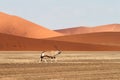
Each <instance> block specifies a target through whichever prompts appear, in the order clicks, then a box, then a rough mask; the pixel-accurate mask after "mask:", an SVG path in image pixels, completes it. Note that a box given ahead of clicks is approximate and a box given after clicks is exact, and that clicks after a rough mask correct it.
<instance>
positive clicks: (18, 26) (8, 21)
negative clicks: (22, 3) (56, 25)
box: [0, 12, 62, 38]
mask: <svg viewBox="0 0 120 80" xmlns="http://www.w3.org/2000/svg"><path fill="white" fill-rule="evenodd" d="M0 18H1V19H0V33H5V34H11V35H17V36H22V37H29V38H48V37H55V36H61V35H62V34H61V33H58V32H55V31H52V30H49V29H47V28H45V27H43V26H40V25H37V24H35V23H32V22H30V21H28V20H25V19H23V18H20V17H18V16H14V15H8V14H6V13H3V12H0Z"/></svg>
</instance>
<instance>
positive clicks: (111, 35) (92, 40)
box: [49, 32, 120, 46]
mask: <svg viewBox="0 0 120 80" xmlns="http://www.w3.org/2000/svg"><path fill="white" fill-rule="evenodd" d="M119 36H120V32H97V33H88V34H75V35H67V36H60V37H54V38H49V40H57V41H68V42H75V43H88V44H99V45H111V46H113V45H114V46H120V37H119Z"/></svg>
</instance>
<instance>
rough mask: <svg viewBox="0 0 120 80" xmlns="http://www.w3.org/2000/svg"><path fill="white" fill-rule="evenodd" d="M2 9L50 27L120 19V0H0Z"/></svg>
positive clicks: (109, 22) (65, 26)
mask: <svg viewBox="0 0 120 80" xmlns="http://www.w3.org/2000/svg"><path fill="white" fill-rule="evenodd" d="M0 11H1V12H5V13H8V14H12V15H17V16H20V17H22V18H24V19H27V20H29V21H31V22H34V23H36V24H39V25H42V26H44V27H46V28H49V29H62V28H69V27H78V26H97V25H104V24H113V23H120V0H0Z"/></svg>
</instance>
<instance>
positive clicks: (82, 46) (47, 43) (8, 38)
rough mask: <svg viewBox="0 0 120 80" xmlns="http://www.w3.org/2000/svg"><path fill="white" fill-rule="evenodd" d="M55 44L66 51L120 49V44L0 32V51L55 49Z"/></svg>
mask: <svg viewBox="0 0 120 80" xmlns="http://www.w3.org/2000/svg"><path fill="white" fill-rule="evenodd" d="M54 45H56V46H57V47H58V48H59V49H60V50H66V51H106V50H109V51H114V50H120V46H107V45H96V44H86V43H76V42H68V41H55V40H44V39H32V38H25V37H18V36H13V35H8V34H2V33H0V50H1V51H18V50H19V51H35V50H56V49H55V48H54Z"/></svg>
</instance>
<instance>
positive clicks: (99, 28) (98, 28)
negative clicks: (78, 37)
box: [55, 24, 120, 35]
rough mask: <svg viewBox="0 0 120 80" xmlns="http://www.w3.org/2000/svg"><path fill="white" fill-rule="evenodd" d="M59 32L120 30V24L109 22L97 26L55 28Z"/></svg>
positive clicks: (69, 33)
mask: <svg viewBox="0 0 120 80" xmlns="http://www.w3.org/2000/svg"><path fill="white" fill-rule="evenodd" d="M55 31H57V32H60V33H63V34H66V35H71V34H86V33H95V32H120V24H109V25H102V26H96V27H75V28H67V29H60V30H55Z"/></svg>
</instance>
